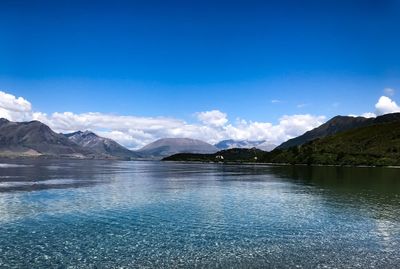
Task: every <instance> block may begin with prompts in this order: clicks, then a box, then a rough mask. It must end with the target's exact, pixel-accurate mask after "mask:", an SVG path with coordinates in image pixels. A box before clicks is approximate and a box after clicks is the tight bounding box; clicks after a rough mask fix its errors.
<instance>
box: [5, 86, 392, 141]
mask: <svg viewBox="0 0 400 269" xmlns="http://www.w3.org/2000/svg"><path fill="white" fill-rule="evenodd" d="M375 108H376V114H378V115H381V114H386V113H391V112H398V111H400V108H399V106H398V105H397V104H396V102H394V101H393V100H391V99H390V98H389V97H386V96H382V97H381V98H380V99H379V100H378V102H377V104H376V105H375ZM194 115H195V116H196V121H194V122H193V123H189V122H186V121H184V120H181V119H176V118H166V117H140V116H130V115H126V116H124V115H113V114H105V113H98V112H88V113H81V114H76V113H73V112H54V113H52V114H49V115H48V114H45V113H42V112H39V111H34V110H33V109H32V105H31V103H30V102H29V101H28V100H26V99H24V98H23V97H15V96H14V95H12V94H8V93H5V92H2V91H0V117H3V118H7V119H9V120H12V121H27V120H39V121H41V122H43V123H45V124H47V125H49V126H50V127H51V128H52V129H53V130H55V131H56V132H63V133H67V132H74V131H77V130H91V131H93V132H96V133H98V134H99V135H101V136H104V137H108V138H111V139H114V140H116V141H117V142H119V143H120V144H122V145H124V146H126V147H128V148H131V149H138V148H140V147H142V146H144V145H146V144H148V143H150V142H153V141H154V140H157V139H159V138H165V137H190V138H196V139H201V140H204V141H207V142H209V143H212V144H213V143H217V142H219V141H221V140H223V139H248V140H266V141H268V142H269V143H271V144H280V143H282V142H284V141H286V140H288V139H290V138H293V137H296V136H299V135H301V134H303V133H304V132H306V131H309V130H311V129H313V128H315V127H317V126H319V125H321V124H323V123H324V122H325V121H326V117H325V116H316V115H310V114H298V115H284V116H282V117H281V118H280V119H279V120H278V123H277V124H272V123H270V122H260V121H247V120H243V119H238V120H236V121H235V122H230V121H229V119H228V115H227V114H226V113H224V112H221V111H219V110H211V111H203V112H197V113H195V114H194ZM364 116H366V117H373V116H375V114H374V113H365V114H364Z"/></svg>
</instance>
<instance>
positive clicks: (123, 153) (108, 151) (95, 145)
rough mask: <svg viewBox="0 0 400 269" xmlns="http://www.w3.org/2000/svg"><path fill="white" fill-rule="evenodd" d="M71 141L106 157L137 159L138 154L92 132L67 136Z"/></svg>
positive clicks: (80, 132)
mask: <svg viewBox="0 0 400 269" xmlns="http://www.w3.org/2000/svg"><path fill="white" fill-rule="evenodd" d="M65 136H66V137H68V139H69V140H71V141H72V142H74V143H76V144H78V145H79V146H81V147H83V148H86V149H88V150H91V151H93V152H96V153H97V154H101V155H104V156H110V157H118V158H136V157H138V154H136V153H135V152H133V151H131V150H129V149H127V148H125V147H124V146H122V145H120V144H118V143H117V142H115V141H114V140H112V139H110V138H105V137H101V136H98V135H97V134H95V133H94V132H92V131H89V130H86V131H83V132H82V131H77V132H73V133H69V134H65Z"/></svg>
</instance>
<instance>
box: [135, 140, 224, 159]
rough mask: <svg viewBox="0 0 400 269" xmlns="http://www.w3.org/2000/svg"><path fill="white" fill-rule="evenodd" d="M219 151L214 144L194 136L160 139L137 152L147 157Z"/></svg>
mask: <svg viewBox="0 0 400 269" xmlns="http://www.w3.org/2000/svg"><path fill="white" fill-rule="evenodd" d="M216 151H218V149H217V148H216V147H214V146H213V145H211V144H209V143H206V142H204V141H202V140H198V139H192V138H162V139H158V140H156V141H154V142H152V143H150V144H148V145H146V146H144V147H143V148H141V149H140V150H138V151H137V152H138V153H139V154H141V155H142V156H144V157H147V158H159V159H160V158H162V157H166V156H170V155H172V154H176V153H214V152H216Z"/></svg>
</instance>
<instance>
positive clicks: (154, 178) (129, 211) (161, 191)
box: [0, 160, 400, 268]
mask: <svg viewBox="0 0 400 269" xmlns="http://www.w3.org/2000/svg"><path fill="white" fill-rule="evenodd" d="M399 250H400V170H398V169H388V168H386V169H385V168H339V167H314V168H311V167H268V166H228V165H216V164H179V163H163V162H111V161H66V160H62V161H28V160H26V161H18V162H13V163H10V161H2V165H0V268H9V267H10V268H11V267H14V268H196V267H197V268H294V267H296V266H297V267H300V268H318V267H321V268H323V267H327V268H349V267H353V268H372V267H375V268H396V267H397V268H398V267H400V251H399Z"/></svg>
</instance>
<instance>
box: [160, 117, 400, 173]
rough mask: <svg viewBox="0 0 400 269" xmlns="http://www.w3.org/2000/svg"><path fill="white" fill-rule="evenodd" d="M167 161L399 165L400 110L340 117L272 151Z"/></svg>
mask: <svg viewBox="0 0 400 269" xmlns="http://www.w3.org/2000/svg"><path fill="white" fill-rule="evenodd" d="M164 160H169V161H207V162H208V161H218V162H220V161H222V160H223V161H226V160H228V161H234V162H262V163H286V164H323V165H378V166H390V165H396V166H400V113H392V114H387V115H383V116H379V117H376V118H368V119H367V118H362V117H344V116H338V117H335V118H333V119H331V120H330V121H328V122H327V123H325V124H323V125H321V126H320V127H317V128H315V129H313V130H311V131H309V132H306V133H305V134H304V135H302V136H299V137H297V138H295V139H292V140H289V141H287V142H285V143H283V144H282V145H280V146H279V147H277V148H276V149H274V150H272V151H271V152H260V151H254V152H253V153H252V154H249V151H248V150H244V149H232V150H225V151H219V152H217V153H215V154H212V155H210V154H208V155H205V154H203V155H201V154H190V155H189V154H176V155H173V156H170V157H168V158H165V159H164Z"/></svg>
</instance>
